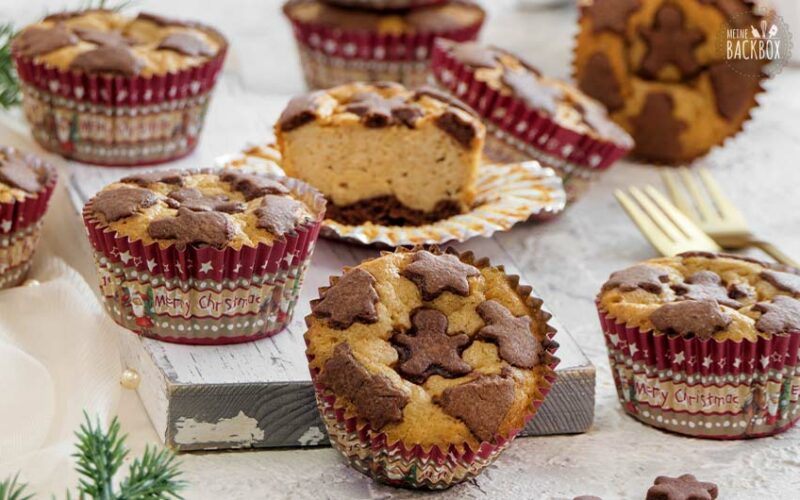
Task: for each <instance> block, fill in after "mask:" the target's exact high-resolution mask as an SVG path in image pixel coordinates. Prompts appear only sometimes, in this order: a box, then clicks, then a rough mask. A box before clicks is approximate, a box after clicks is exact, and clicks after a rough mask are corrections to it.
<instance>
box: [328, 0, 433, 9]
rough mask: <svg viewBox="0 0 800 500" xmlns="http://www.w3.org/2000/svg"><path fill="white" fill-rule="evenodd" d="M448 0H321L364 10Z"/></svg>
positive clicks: (397, 7) (429, 3) (415, 5)
mask: <svg viewBox="0 0 800 500" xmlns="http://www.w3.org/2000/svg"><path fill="white" fill-rule="evenodd" d="M447 1H448V0H322V3H326V4H328V5H337V6H339V7H357V8H361V9H365V10H397V9H410V8H413V7H422V6H424V5H434V4H440V3H446V2H447Z"/></svg>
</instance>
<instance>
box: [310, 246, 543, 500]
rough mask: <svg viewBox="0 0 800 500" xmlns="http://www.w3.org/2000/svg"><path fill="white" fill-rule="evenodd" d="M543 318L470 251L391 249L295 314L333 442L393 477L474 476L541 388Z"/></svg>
mask: <svg viewBox="0 0 800 500" xmlns="http://www.w3.org/2000/svg"><path fill="white" fill-rule="evenodd" d="M548 319H549V315H548V314H547V313H545V312H543V311H542V310H541V301H539V300H538V299H533V298H531V297H530V288H529V287H522V286H519V284H518V279H517V278H514V277H509V276H507V275H506V274H505V273H504V271H503V269H502V267H492V266H491V265H490V264H489V263H488V261H486V260H480V261H476V260H475V258H474V257H473V256H472V255H471V254H463V255H458V254H455V253H442V252H441V251H439V250H437V249H434V250H432V251H427V250H413V251H407V250H399V251H397V252H395V253H384V254H383V255H382V256H381V257H378V258H375V259H371V260H367V261H365V262H362V263H361V264H360V265H358V266H357V267H355V268H352V269H348V270H346V271H345V273H344V275H343V276H341V277H339V278H334V279H333V280H332V285H331V286H330V287H329V288H327V289H323V290H322V291H321V298H320V299H319V300H316V301H314V302H312V314H311V315H310V316H308V317H307V318H306V321H307V324H308V332H307V333H306V335H305V338H306V343H307V345H308V348H307V355H308V358H309V363H310V369H311V373H312V376H313V378H314V380H315V384H316V389H317V400H318V403H319V406H320V410H321V413H322V416H323V420H324V421H325V423H326V425H327V427H328V432H329V434H330V436H331V440H332V442H333V444H334V445H335V446H336V447H337V448H339V450H340V451H342V453H344V454H345V456H346V457H347V458H348V459H349V460H350V461H351V463H352V465H353V466H354V467H355V468H356V469H358V470H360V471H362V472H365V473H367V474H370V475H372V476H373V477H375V478H376V479H379V480H381V481H387V482H391V483H398V484H402V485H405V486H411V487H425V488H442V487H447V486H449V485H451V484H454V483H456V482H459V481H463V480H465V479H467V478H469V477H471V476H473V475H475V474H477V473H479V472H480V470H482V469H483V468H484V467H486V466H487V465H488V464H489V463H491V461H492V460H494V458H496V456H497V454H498V453H499V452H500V451H501V450H502V449H503V448H504V447H505V446H506V445H507V444H508V442H509V441H510V440H511V439H513V437H514V436H516V434H517V433H518V432H519V431H520V430H521V429H522V427H523V426H524V425H525V423H526V422H527V421H528V419H530V418H531V416H532V415H533V413H534V412H535V411H536V409H537V407H538V405H539V404H540V403H541V401H542V400H543V398H544V396H545V395H546V393H547V391H548V390H549V387H550V384H551V382H552V380H553V377H554V372H553V369H554V366H555V363H556V362H557V360H556V359H555V358H554V357H553V356H552V352H553V351H554V350H555V347H556V345H555V344H554V343H553V342H552V341H551V340H550V337H551V336H552V335H553V333H555V332H554V330H553V329H552V328H551V327H549V326H548V324H547V320H548ZM390 450H395V451H390ZM400 450H406V451H407V454H404V452H402V451H400ZM432 457H435V459H434V458H432Z"/></svg>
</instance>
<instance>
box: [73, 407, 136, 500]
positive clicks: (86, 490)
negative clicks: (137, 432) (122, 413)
mask: <svg viewBox="0 0 800 500" xmlns="http://www.w3.org/2000/svg"><path fill="white" fill-rule="evenodd" d="M83 415H84V418H85V420H86V421H85V422H84V423H83V424H81V427H80V430H79V431H78V432H76V433H75V436H76V437H77V438H78V443H77V445H76V447H77V452H76V453H74V454H73V455H72V456H73V457H75V458H76V461H77V466H76V470H77V471H78V473H79V474H80V475H81V476H82V477H81V479H80V481H79V488H78V490H79V492H80V493H81V494H82V495H87V496H89V497H91V498H95V499H99V500H112V499H114V498H116V497H115V496H114V484H113V482H114V476H115V475H116V474H117V472H119V469H120V467H122V462H123V461H124V460H125V457H127V456H128V450H127V449H126V448H125V446H124V444H125V437H126V436H120V434H119V430H120V427H119V420H117V418H114V420H112V421H111V425H109V427H108V430H107V431H105V432H104V431H103V429H102V427H101V425H100V421H99V420H97V422H96V424H93V423H92V421H91V420H90V419H89V416H88V415H87V414H86V413H85V412H84V414H83Z"/></svg>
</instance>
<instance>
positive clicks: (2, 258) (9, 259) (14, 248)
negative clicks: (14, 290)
mask: <svg viewBox="0 0 800 500" xmlns="http://www.w3.org/2000/svg"><path fill="white" fill-rule="evenodd" d="M40 235H41V224H36V225H33V226H28V227H26V228H25V229H23V230H20V231H16V232H14V233H7V234H0V290H3V289H6V288H11V287H14V286H17V285H19V284H20V283H22V282H23V281H25V278H26V277H27V276H28V271H29V270H30V268H31V264H32V263H33V254H34V252H35V251H36V245H37V244H38V243H39V236H40Z"/></svg>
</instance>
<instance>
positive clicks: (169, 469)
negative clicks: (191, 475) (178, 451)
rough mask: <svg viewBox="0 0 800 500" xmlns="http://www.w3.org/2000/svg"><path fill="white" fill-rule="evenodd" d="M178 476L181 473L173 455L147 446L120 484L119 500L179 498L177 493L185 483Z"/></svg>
mask: <svg viewBox="0 0 800 500" xmlns="http://www.w3.org/2000/svg"><path fill="white" fill-rule="evenodd" d="M180 475H181V471H180V469H179V468H178V464H177V463H176V462H175V455H174V454H173V453H171V452H170V451H168V450H165V449H162V450H157V449H156V448H155V447H152V448H151V447H150V446H147V447H145V449H144V455H142V457H141V458H137V459H136V460H134V461H133V464H131V468H130V472H129V473H128V478H127V479H125V480H124V481H122V483H121V484H120V486H119V492H120V498H124V499H131V500H133V499H142V500H146V499H156V498H181V496H180V495H179V494H178V491H179V490H180V489H182V488H183V487H184V486H185V483H184V482H183V481H180V480H178V476H180Z"/></svg>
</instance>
